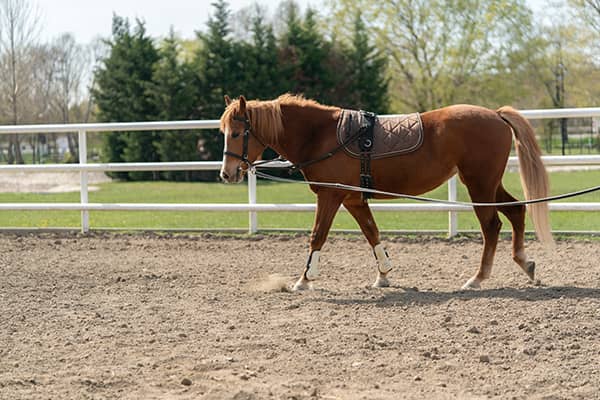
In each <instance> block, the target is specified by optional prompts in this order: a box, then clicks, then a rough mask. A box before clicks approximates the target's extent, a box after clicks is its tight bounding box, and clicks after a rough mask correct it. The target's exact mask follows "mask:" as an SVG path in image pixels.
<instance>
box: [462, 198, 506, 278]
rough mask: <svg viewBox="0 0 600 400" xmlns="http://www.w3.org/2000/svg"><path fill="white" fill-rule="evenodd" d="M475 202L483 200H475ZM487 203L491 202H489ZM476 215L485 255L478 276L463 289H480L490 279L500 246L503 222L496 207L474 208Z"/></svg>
mask: <svg viewBox="0 0 600 400" xmlns="http://www.w3.org/2000/svg"><path fill="white" fill-rule="evenodd" d="M473 201H475V202H482V200H476V199H473ZM487 202H490V201H489V200H488V201H487ZM474 209H475V214H476V215H477V218H478V219H479V223H480V224H481V232H482V234H483V253H482V255H481V264H480V266H479V270H478V271H477V274H475V275H474V276H473V277H472V278H471V279H469V280H468V281H467V283H465V284H464V285H463V287H462V288H463V289H479V288H480V287H481V282H482V281H483V280H484V279H488V278H489V277H490V275H491V273H492V265H493V264H494V255H495V254H496V246H497V244H498V235H499V234H500V228H501V226H502V222H501V221H500V218H499V217H498V212H497V211H496V208H495V207H487V206H486V207H474Z"/></svg>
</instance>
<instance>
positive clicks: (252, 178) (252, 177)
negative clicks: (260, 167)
mask: <svg viewBox="0 0 600 400" xmlns="http://www.w3.org/2000/svg"><path fill="white" fill-rule="evenodd" d="M248 204H256V174H255V173H254V171H253V170H252V169H251V170H249V171H248ZM248 225H249V229H248V233H256V232H258V216H257V215H256V211H250V212H249V213H248Z"/></svg>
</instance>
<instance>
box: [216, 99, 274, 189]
mask: <svg viewBox="0 0 600 400" xmlns="http://www.w3.org/2000/svg"><path fill="white" fill-rule="evenodd" d="M225 104H226V106H227V107H226V108H225V112H224V113H223V115H222V116H221V133H222V134H223V135H225V148H224V149H223V166H222V167H221V179H223V180H224V181H225V182H228V183H239V182H241V181H242V180H243V179H244V174H245V173H246V171H247V170H248V168H249V167H250V166H251V164H252V163H253V162H254V161H256V160H257V159H258V158H259V157H260V156H261V154H262V152H263V151H264V149H265V148H266V146H265V145H264V144H263V143H261V142H260V140H258V139H257V138H256V135H255V134H253V132H252V125H251V121H250V119H249V116H248V110H247V108H246V99H245V98H244V96H240V98H239V99H238V100H234V101H232V100H231V99H230V98H229V96H225Z"/></svg>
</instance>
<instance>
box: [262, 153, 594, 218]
mask: <svg viewBox="0 0 600 400" xmlns="http://www.w3.org/2000/svg"><path fill="white" fill-rule="evenodd" d="M269 161H276V160H269ZM259 167H260V166H259ZM284 168H289V167H284ZM251 171H252V172H253V173H255V174H256V176H258V177H259V178H263V179H268V180H271V181H274V182H282V183H296V184H301V185H313V186H323V187H328V188H334V189H342V190H348V191H352V192H361V193H370V194H380V195H384V196H389V197H395V198H401V199H408V200H415V201H420V202H426V203H439V204H448V205H460V206H471V207H502V206H521V205H528V204H537V203H546V202H550V201H555V200H562V199H568V198H571V197H575V196H581V195H584V194H588V193H592V192H596V191H599V190H600V185H599V186H594V187H590V188H587V189H582V190H578V191H575V192H569V193H565V194H559V195H556V196H549V197H543V198H540V199H531V200H521V201H507V202H504V203H471V202H468V201H452V200H442V199H432V198H430V197H421V196H412V195H409V194H402V193H394V192H386V191H383V190H377V189H368V188H364V187H359V186H352V185H346V184H344V183H335V182H315V181H306V180H304V181H297V180H293V179H286V178H279V177H276V176H273V175H269V174H265V173H263V172H260V171H257V170H256V169H255V168H252V169H251Z"/></svg>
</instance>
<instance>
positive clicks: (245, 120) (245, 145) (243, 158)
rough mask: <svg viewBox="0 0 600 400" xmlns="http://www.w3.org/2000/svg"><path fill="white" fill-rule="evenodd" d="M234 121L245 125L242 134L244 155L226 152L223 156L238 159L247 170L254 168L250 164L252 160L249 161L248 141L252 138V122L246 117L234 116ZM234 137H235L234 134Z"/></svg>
mask: <svg viewBox="0 0 600 400" xmlns="http://www.w3.org/2000/svg"><path fill="white" fill-rule="evenodd" d="M233 119H234V120H236V121H241V122H243V123H244V133H243V134H242V135H243V137H242V139H243V142H242V154H241V155H240V154H237V153H233V152H231V151H224V152H223V155H224V156H230V157H233V158H237V159H238V160H241V161H242V163H243V164H245V165H246V168H250V167H251V166H252V162H250V160H249V159H248V140H249V138H250V130H251V126H250V120H249V119H248V117H247V116H245V115H244V116H243V117H238V116H234V117H233ZM232 135H234V134H232Z"/></svg>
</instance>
